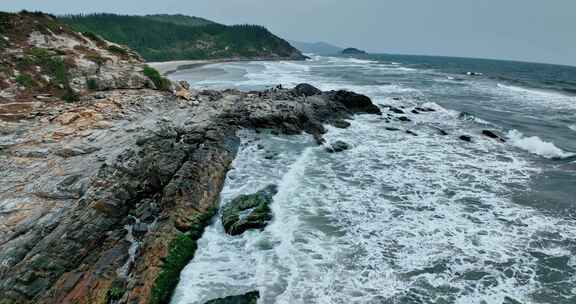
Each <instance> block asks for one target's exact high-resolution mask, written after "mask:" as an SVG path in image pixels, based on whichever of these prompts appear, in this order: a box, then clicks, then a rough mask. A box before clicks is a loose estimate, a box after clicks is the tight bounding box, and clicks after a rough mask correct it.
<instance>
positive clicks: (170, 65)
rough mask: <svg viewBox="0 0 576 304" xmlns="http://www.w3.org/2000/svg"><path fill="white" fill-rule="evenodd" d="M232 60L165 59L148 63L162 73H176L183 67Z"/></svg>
mask: <svg viewBox="0 0 576 304" xmlns="http://www.w3.org/2000/svg"><path fill="white" fill-rule="evenodd" d="M224 61H230V60H221V59H220V60H218V59H213V60H177V61H165V62H148V63H147V64H148V65H149V66H151V67H153V68H155V69H156V70H158V71H159V72H160V73H161V74H163V75H167V74H170V73H174V72H176V71H178V70H179V69H181V68H182V67H194V66H200V65H206V64H212V63H218V62H224Z"/></svg>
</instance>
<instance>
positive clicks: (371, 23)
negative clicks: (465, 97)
mask: <svg viewBox="0 0 576 304" xmlns="http://www.w3.org/2000/svg"><path fill="white" fill-rule="evenodd" d="M0 9H1V10H9V11H15V10H20V9H28V10H42V11H46V12H50V13H55V14H61V13H81V12H82V13H89V12H114V13H124V14H152V13H180V14H188V15H195V16H200V17H205V18H208V19H212V20H215V21H218V22H222V23H226V24H235V23H254V24H262V25H265V26H267V27H268V28H270V29H271V30H272V31H273V32H274V33H276V34H278V35H280V36H282V37H284V38H289V39H293V40H301V41H309V42H314V41H327V42H331V43H334V44H337V45H340V46H342V47H348V46H354V47H359V48H364V49H367V50H369V51H372V52H385V53H399V54H425V55H446V56H465V57H480V58H500V59H514V60H525V61H536V62H550V63H559V64H570V65H576V56H575V55H574V54H576V39H573V35H574V29H576V14H575V13H574V12H576V1H573V0H554V1H542V0H504V1H502V0H433V1H432V0H355V1H344V0H291V1H286V0H283V1H279V0H194V1H182V0H163V1H143V0H139V1H136V0H98V1H77V0H51V1H47V0H0Z"/></svg>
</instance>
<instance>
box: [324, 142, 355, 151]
mask: <svg viewBox="0 0 576 304" xmlns="http://www.w3.org/2000/svg"><path fill="white" fill-rule="evenodd" d="M348 149H350V145H349V144H347V143H345V142H343V141H340V140H338V141H335V142H333V143H331V144H330V145H329V146H328V147H327V148H326V151H328V152H329V153H339V152H343V151H346V150H348Z"/></svg>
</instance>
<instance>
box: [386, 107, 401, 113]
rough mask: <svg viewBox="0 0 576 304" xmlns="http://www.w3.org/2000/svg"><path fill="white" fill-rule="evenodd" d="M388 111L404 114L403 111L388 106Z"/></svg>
mask: <svg viewBox="0 0 576 304" xmlns="http://www.w3.org/2000/svg"><path fill="white" fill-rule="evenodd" d="M388 111H390V112H393V113H396V114H404V111H403V110H400V109H398V108H396V107H393V106H389V107H388Z"/></svg>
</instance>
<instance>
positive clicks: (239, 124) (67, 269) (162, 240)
mask: <svg viewBox="0 0 576 304" xmlns="http://www.w3.org/2000/svg"><path fill="white" fill-rule="evenodd" d="M184 86H185V85H184ZM184 90H185V91H186V92H187V94H185V96H184V97H185V98H184V97H183V94H174V92H161V91H157V90H150V89H138V90H109V91H102V92H94V93H92V94H90V95H88V96H85V97H83V100H82V101H81V102H78V103H73V104H62V105H60V106H53V107H51V108H50V110H47V111H45V112H43V113H42V115H41V116H40V117H34V118H32V119H29V120H28V119H26V120H19V121H12V122H8V121H2V122H0V123H1V124H2V142H3V144H2V150H1V152H0V167H1V168H2V170H0V171H1V172H3V173H2V176H1V178H2V180H3V183H2V186H1V187H2V189H1V191H0V210H1V213H0V216H1V217H2V229H1V230H0V260H1V261H2V264H1V266H0V292H1V293H2V294H3V295H4V297H3V299H2V301H1V302H0V303H167V302H168V301H169V299H170V295H171V292H172V289H173V288H174V287H175V285H176V284H177V282H178V275H179V272H180V270H181V269H182V268H183V267H184V266H185V265H186V264H187V263H188V261H189V260H190V259H191V258H192V257H193V253H194V250H195V246H196V245H195V241H196V240H197V239H198V238H199V237H200V236H201V233H202V230H203V228H204V226H205V225H207V224H208V223H209V220H210V218H211V217H212V216H213V215H214V214H215V213H216V212H217V211H216V209H217V206H218V195H219V192H220V190H221V188H222V184H223V182H224V179H225V176H226V172H227V170H228V169H229V167H230V163H231V161H232V160H233V159H234V156H235V153H236V150H237V147H238V144H239V140H238V138H237V137H236V135H235V133H236V131H237V130H239V129H240V128H249V129H255V130H262V129H267V130H271V131H273V132H278V133H282V134H299V133H301V132H306V133H309V134H311V135H313V136H315V137H316V138H317V139H318V142H319V143H321V142H322V139H321V138H322V133H324V132H325V129H324V127H323V124H338V122H341V121H342V120H344V119H350V118H352V115H354V114H357V113H372V114H379V110H378V108H377V107H376V106H375V105H373V104H372V103H371V102H370V100H369V98H367V97H365V96H362V95H358V94H354V93H351V92H346V91H335V92H321V91H319V90H317V89H315V88H313V87H312V86H310V85H300V86H298V87H296V88H295V89H281V88H275V89H271V90H268V91H263V92H240V91H234V90H227V91H221V92H220V91H194V90H187V89H185V88H184V87H181V88H180V90H179V91H177V92H176V93H178V92H182V91H184Z"/></svg>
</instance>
